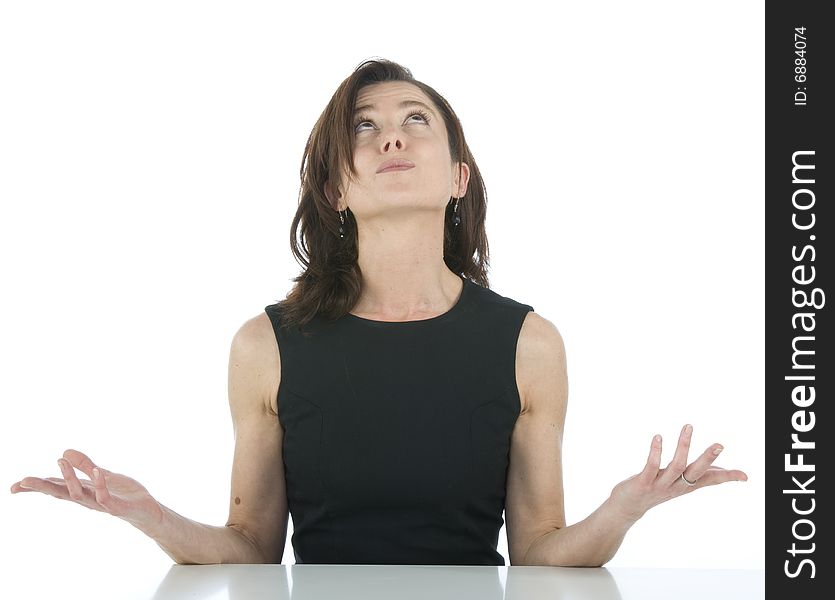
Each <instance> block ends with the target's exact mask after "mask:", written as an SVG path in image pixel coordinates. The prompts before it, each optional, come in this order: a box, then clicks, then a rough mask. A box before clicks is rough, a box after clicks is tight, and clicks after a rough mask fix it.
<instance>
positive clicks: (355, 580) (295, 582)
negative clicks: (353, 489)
mask: <svg viewBox="0 0 835 600" xmlns="http://www.w3.org/2000/svg"><path fill="white" fill-rule="evenodd" d="M141 571H142V570H141V569H133V570H130V571H128V570H127V569H126V570H125V572H124V576H123V577H120V580H121V583H122V585H120V586H118V587H121V588H122V592H123V593H119V592H118V591H117V590H114V587H115V586H114V581H113V580H112V579H111V580H110V581H109V582H108V583H109V584H110V585H103V586H99V585H96V577H95V576H93V577H87V576H84V575H83V574H81V573H79V576H80V577H79V579H80V581H79V583H81V582H84V583H83V588H80V589H79V588H76V589H75V590H74V591H80V590H81V589H83V590H84V593H85V594H84V597H85V598H88V599H90V598H122V597H130V598H139V597H142V598H149V599H153V600H169V599H174V598H176V599H177V600H182V599H184V598H189V599H195V600H200V599H205V600H221V599H227V598H228V599H229V600H243V599H247V600H250V599H259V598H270V599H274V600H279V599H285V598H288V599H289V598H292V600H321V599H325V598H327V599H331V598H338V599H340V600H350V599H355V598H356V599H362V600H378V599H379V600H383V599H385V600H393V599H396V600H411V599H417V598H427V599H432V600H446V599H449V600H469V599H473V600H476V599H477V600H504V599H507V600H510V599H518V598H523V599H525V600H537V599H539V598H543V599H545V598H547V599H548V600H570V599H575V598H594V599H595V600H633V599H636V600H637V599H640V600H653V599H656V598H658V599H662V598H663V599H664V600H668V599H671V598H675V599H676V600H688V599H690V598H692V599H697V598H698V599H699V600H704V599H705V598H708V599H709V600H724V599H728V600H747V599H750V598H757V599H760V598H764V597H765V572H764V571H763V570H757V569H751V570H746V569H727V570H723V569H633V568H611V569H610V568H606V567H602V568H569V567H515V566H513V567H507V566H506V567H490V566H447V565H439V566H434V565H433V566H424V565H403V566H400V565H295V564H294V565H177V564H172V565H171V566H170V567H169V568H168V570H167V571H166V570H161V571H159V572H156V571H154V570H151V571H150V572H141ZM114 575H115V574H114ZM102 583H103V582H102ZM44 584H45V585H44ZM138 584H141V585H138ZM39 587H40V590H41V591H42V592H46V591H47V589H46V588H49V587H50V585H49V584H48V582H42V585H41V586H39ZM63 587H64V591H65V592H67V591H70V590H71V589H72V586H67V585H66V582H65V583H64V586H63ZM68 587H69V588H70V589H67V588H68ZM139 589H142V590H143V591H142V592H141V593H138V590H139ZM55 593H59V591H58V589H56V590H55ZM44 597H45V596H44ZM55 597H61V596H60V595H58V596H55ZM64 597H66V596H64Z"/></svg>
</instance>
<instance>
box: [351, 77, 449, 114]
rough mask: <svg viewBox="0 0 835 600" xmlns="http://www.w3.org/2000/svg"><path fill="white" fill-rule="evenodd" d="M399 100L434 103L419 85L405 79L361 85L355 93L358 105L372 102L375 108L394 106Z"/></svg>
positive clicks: (356, 105) (431, 104) (432, 104)
mask: <svg viewBox="0 0 835 600" xmlns="http://www.w3.org/2000/svg"><path fill="white" fill-rule="evenodd" d="M401 100H421V101H423V102H425V103H426V104H428V105H429V106H434V105H435V104H434V103H433V102H432V100H431V99H430V98H429V97H428V96H427V95H426V94H424V93H423V90H421V89H420V88H419V87H417V86H416V85H414V84H411V83H408V82H405V81H384V82H381V83H373V84H371V85H367V86H365V87H363V88H362V89H361V90H360V91H359V92H358V93H357V102H356V104H355V106H354V107H355V108H356V107H358V106H363V105H369V104H373V105H374V106H375V107H376V108H382V107H384V106H388V105H391V106H395V105H397V103H398V102H400V101H401Z"/></svg>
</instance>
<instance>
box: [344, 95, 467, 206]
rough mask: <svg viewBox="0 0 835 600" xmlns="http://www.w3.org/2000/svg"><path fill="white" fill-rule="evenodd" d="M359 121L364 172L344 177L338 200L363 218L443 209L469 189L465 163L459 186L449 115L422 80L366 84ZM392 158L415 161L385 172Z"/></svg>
mask: <svg viewBox="0 0 835 600" xmlns="http://www.w3.org/2000/svg"><path fill="white" fill-rule="evenodd" d="M407 102H411V103H413V104H405V103H407ZM415 102H419V103H421V104H420V105H419V104H414V103H415ZM421 113H422V114H421ZM354 124H355V127H354V166H355V168H356V170H357V174H358V178H357V181H356V182H351V181H348V180H347V179H346V180H345V181H344V182H343V186H344V188H343V189H341V190H340V191H341V192H342V197H341V198H340V199H339V204H338V206H339V208H340V209H344V208H345V207H346V206H347V207H349V208H350V209H351V212H353V213H354V215H355V217H356V218H357V220H366V221H367V220H372V219H374V218H377V217H381V216H383V217H389V218H390V217H392V216H396V215H397V214H398V213H401V214H403V215H407V214H408V213H409V212H411V211H414V210H421V209H425V210H427V211H435V212H437V211H438V210H443V209H444V208H445V207H446V204H447V203H448V202H449V199H450V197H456V198H457V197H458V196H460V195H463V193H464V192H465V191H466V182H467V179H468V177H469V168H468V167H467V166H466V165H463V167H462V168H461V171H462V173H461V180H462V184H463V186H462V189H461V190H459V189H458V181H459V173H458V168H457V165H453V164H452V158H451V156H450V153H449V142H448V139H447V133H446V127H445V125H444V120H443V117H442V116H441V114H440V113H439V112H438V109H437V108H436V107H435V106H434V104H433V103H432V101H431V100H430V99H429V98H428V97H427V96H426V95H425V94H424V93H423V91H421V89H420V88H418V87H417V86H415V85H412V84H410V83H405V82H399V81H397V82H394V81H393V82H384V83H375V84H372V85H369V86H366V87H364V88H362V89H361V90H360V92H359V94H358V96H357V104H356V110H355V113H354ZM392 159H404V160H407V161H410V162H411V163H412V164H414V167H412V168H409V169H403V170H390V171H385V172H379V171H380V168H381V166H382V165H384V163H386V162H388V161H391V160H392ZM334 205H336V203H334Z"/></svg>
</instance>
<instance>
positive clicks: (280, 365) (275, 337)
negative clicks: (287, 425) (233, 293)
mask: <svg viewBox="0 0 835 600" xmlns="http://www.w3.org/2000/svg"><path fill="white" fill-rule="evenodd" d="M267 308H270V307H267ZM267 308H265V309H264V312H265V313H267V318H268V319H269V320H270V325H272V328H273V341H274V342H275V347H276V351H277V352H278V387H277V388H276V391H275V414H276V418H277V419H278V424H279V425H280V426H281V429H282V430H283V429H284V423H283V422H282V421H281V403H280V402H279V400H280V398H281V386H282V385H284V373H283V371H284V358H283V357H282V356H281V336H280V335H279V328H280V325H281V322H280V321H279V320H278V319H279V315H278V313H277V312H276V310H275V308H270V310H267ZM271 313H272V314H271ZM273 317H275V319H274V318H273Z"/></svg>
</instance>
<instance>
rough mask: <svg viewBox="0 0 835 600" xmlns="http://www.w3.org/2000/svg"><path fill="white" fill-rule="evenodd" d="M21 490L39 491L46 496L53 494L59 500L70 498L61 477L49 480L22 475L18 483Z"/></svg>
mask: <svg viewBox="0 0 835 600" xmlns="http://www.w3.org/2000/svg"><path fill="white" fill-rule="evenodd" d="M17 485H18V486H20V488H21V491H27V492H41V493H42V494H46V495H48V496H54V497H56V498H60V499H61V500H70V499H71V498H70V494H69V492H68V491H67V486H66V485H65V484H64V480H63V479H57V480H51V479H49V480H48V479H40V478H39V477H24V478H23V479H21V480H20V481H19V482H18V483H17Z"/></svg>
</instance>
